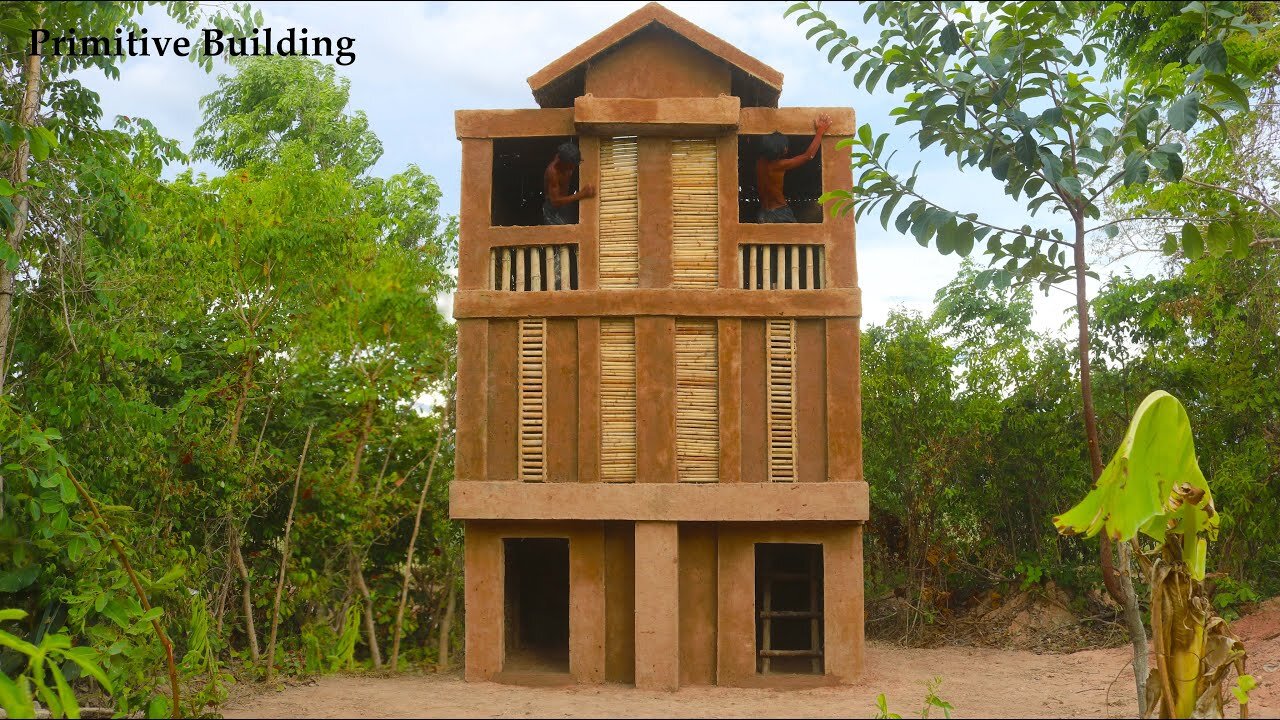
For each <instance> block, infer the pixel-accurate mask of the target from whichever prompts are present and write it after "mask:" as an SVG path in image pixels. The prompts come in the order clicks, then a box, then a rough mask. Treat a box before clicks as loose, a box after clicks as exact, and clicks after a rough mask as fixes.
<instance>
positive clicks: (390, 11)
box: [84, 2, 1123, 330]
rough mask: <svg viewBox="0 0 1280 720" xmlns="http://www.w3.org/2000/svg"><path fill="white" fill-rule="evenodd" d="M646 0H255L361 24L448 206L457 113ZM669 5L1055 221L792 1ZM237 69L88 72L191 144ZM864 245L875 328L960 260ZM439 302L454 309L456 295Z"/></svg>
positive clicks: (1059, 311) (911, 146)
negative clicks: (977, 165)
mask: <svg viewBox="0 0 1280 720" xmlns="http://www.w3.org/2000/svg"><path fill="white" fill-rule="evenodd" d="M643 4H644V3H643V2H572V3H570V2H565V3H537V2H519V3H506V2H474V3H434V2H429V3H376V2H361V3H306V2H256V3H254V7H255V8H256V9H258V10H260V11H261V12H262V14H263V16H264V22H263V26H264V27H271V28H273V29H274V31H275V32H276V33H280V32H283V31H285V30H286V29H287V28H289V27H295V28H304V27H305V28H307V30H308V32H309V34H310V35H311V36H312V37H314V36H318V35H328V36H331V37H335V38H336V37H342V36H350V37H354V38H355V44H354V47H353V50H354V52H355V54H356V58H355V61H354V62H353V63H351V64H350V65H346V66H337V68H336V69H337V72H338V74H339V75H341V76H343V77H346V78H348V79H349V80H350V81H351V109H352V110H362V111H364V112H365V113H366V114H367V115H368V117H369V121H370V125H371V127H372V129H373V131H374V132H375V133H377V135H378V137H379V138H380V139H381V140H382V143H383V147H384V154H383V156H382V158H381V160H380V161H379V162H378V164H377V165H376V166H375V167H374V169H373V172H375V173H377V174H380V175H384V176H385V175H390V174H393V173H395V172H398V171H400V170H403V169H404V168H405V167H407V166H408V165H410V164H415V165H417V166H419V167H420V168H421V169H422V170H423V171H424V172H426V173H428V174H430V175H432V176H434V177H435V178H436V180H437V182H438V183H439V184H440V187H441V189H442V191H443V202H442V208H443V209H444V210H445V212H448V213H451V214H456V213H457V208H458V187H459V172H460V166H461V146H460V144H459V142H458V141H457V139H456V136H455V134H454V125H453V113H454V111H455V110H459V109H490V108H534V107H537V105H536V103H535V102H534V100H533V95H532V93H531V92H530V91H529V86H528V83H527V82H526V79H527V78H528V77H529V76H530V75H532V74H533V73H535V72H536V71H538V70H540V69H541V68H542V67H544V66H545V65H547V64H548V63H550V62H551V61H553V60H555V59H556V58H558V57H559V56H561V55H563V54H564V53H565V52H567V51H568V50H570V49H572V48H573V47H575V46H577V45H578V44H579V43H581V42H583V41H584V40H586V39H588V38H590V37H591V36H592V35H595V34H596V33H598V32H600V31H601V30H603V29H605V28H606V27H608V26H609V25H611V24H613V23H614V22H617V21H618V20H620V19H621V18H622V17H624V16H625V15H627V14H628V13H630V12H632V11H633V10H635V9H637V8H639V7H640V6H642V5H643ZM664 4H665V5H666V6H667V7H668V8H670V9H671V10H673V11H674V12H676V13H678V14H680V15H682V16H684V17H685V18H687V19H688V20H690V21H692V22H694V23H696V24H698V25H699V26H701V27H702V28H704V29H706V30H707V31H709V32H711V33H713V34H715V35H717V36H719V37H721V38H723V39H725V40H726V41H728V42H730V43H731V44H733V45H735V46H736V47H738V48H739V49H741V50H743V51H744V52H746V53H747V54H749V55H751V56H753V57H755V58H757V59H759V60H761V61H762V62H764V63H766V64H768V65H770V66H772V67H774V68H775V69H777V70H780V71H781V72H782V73H783V75H784V81H783V90H782V97H781V101H780V104H781V105H782V106H844V107H853V108H854V110H855V112H856V114H857V119H858V122H859V123H870V124H871V126H872V128H873V129H874V130H875V131H876V132H877V134H878V133H879V132H883V131H888V132H889V133H890V139H889V141H888V143H887V145H888V146H889V147H891V148H892V147H896V148H898V149H899V152H898V155H897V157H896V158H895V161H894V162H895V165H896V166H898V167H899V169H900V170H903V171H905V170H907V169H909V168H910V166H911V165H912V164H914V163H915V161H916V160H919V161H921V165H920V174H921V178H920V181H919V183H918V184H917V186H916V188H917V190H921V191H922V193H923V194H924V195H925V196H926V197H929V198H930V199H932V200H934V201H936V202H938V203H939V204H941V205H943V206H945V207H948V208H949V209H953V210H957V211H959V212H977V213H979V215H980V216H981V217H983V218H984V219H986V220H988V221H990V222H993V223H996V224H1001V225H1006V226H1007V225H1013V226H1015V227H1016V226H1020V225H1022V224H1024V223H1027V222H1031V221H1032V220H1036V219H1042V221H1043V220H1047V219H1048V218H1047V216H1045V215H1043V214H1042V215H1041V216H1037V218H1027V217H1026V212H1025V210H1023V209H1021V208H1020V207H1019V206H1018V204H1017V203H1015V202H1014V201H1012V200H1010V199H1008V198H1006V196H1005V195H1004V194H1003V190H1002V188H1001V185H1000V184H999V183H998V182H997V181H995V180H994V179H993V178H991V177H990V176H989V175H987V174H986V173H985V172H982V171H972V170H971V171H969V172H966V173H961V172H960V171H958V170H957V169H956V167H955V163H954V161H952V160H949V159H947V158H946V157H945V156H944V155H943V154H942V152H941V151H938V150H935V151H931V152H923V153H922V152H921V151H920V150H919V149H918V146H917V145H916V143H915V142H914V141H913V140H912V139H911V138H910V131H909V130H908V129H907V128H906V127H897V126H894V125H893V121H892V119H891V118H890V116H889V111H890V110H891V109H892V108H893V107H894V106H895V104H896V102H897V101H896V100H895V97H894V95H891V94H888V93H885V92H883V90H881V91H880V92H878V93H877V94H875V95H869V94H868V93H866V92H864V91H862V90H860V89H858V88H855V87H854V86H853V83H852V80H851V78H850V76H849V75H848V73H845V72H844V71H843V70H842V69H841V68H840V67H839V66H838V65H830V64H828V63H827V61H826V55H825V53H822V54H820V53H818V52H817V50H815V48H814V47H813V45H812V43H811V42H810V41H808V40H805V38H804V31H803V30H802V29H798V28H797V27H796V26H795V24H794V23H793V22H792V21H791V20H784V19H783V18H782V13H783V12H784V11H785V9H786V8H787V6H788V5H789V3H787V2H779V3H774V2H758V3H743V2H666V3H664ZM824 9H825V10H826V11H828V12H829V13H831V15H832V17H834V18H835V19H836V20H837V22H839V23H840V24H841V26H842V27H843V28H844V29H846V30H847V31H849V32H850V33H851V34H860V36H861V37H862V38H863V40H864V42H865V41H867V40H872V39H874V38H875V35H874V34H873V33H871V32H869V31H868V30H867V29H866V27H865V26H864V25H863V24H862V23H861V22H860V16H861V13H860V12H859V11H858V10H857V8H856V6H853V5H852V4H846V5H843V6H840V5H838V4H835V3H832V4H828V5H826V6H825V7H824ZM142 25H143V27H146V28H147V29H148V31H149V33H150V35H151V36H153V37H154V36H157V35H161V36H168V35H179V36H187V37H192V38H193V39H194V38H196V37H198V33H199V30H198V29H197V30H187V29H184V28H179V27H177V26H176V25H175V24H174V23H173V22H172V21H170V20H169V19H168V18H167V17H166V16H165V15H164V12H163V10H162V9H157V8H154V7H153V8H150V9H148V10H147V11H146V13H145V14H144V15H143V18H142ZM326 61H327V62H333V59H332V58H329V59H327V60H326ZM228 70H229V68H228V66H227V65H226V64H225V62H223V61H221V60H219V61H217V62H215V65H214V70H213V73H205V72H204V71H203V70H202V69H200V68H199V67H197V66H196V65H194V64H191V63H189V62H185V61H183V60H182V59H180V58H175V57H163V58H157V57H137V58H130V59H128V60H127V61H126V62H124V63H123V65H122V67H121V72H120V79H119V80H118V81H116V80H110V79H107V78H105V77H104V76H102V75H101V74H97V75H86V76H85V77H84V81H85V82H86V84H87V85H88V86H89V87H90V88H92V89H94V90H96V91H97V92H98V93H99V94H100V96H101V103H102V108H103V111H104V114H105V115H106V117H107V118H108V119H109V118H112V117H113V116H115V115H117V114H125V115H137V116H142V117H146V118H148V119H150V120H151V121H152V122H153V123H155V125H156V127H157V129H158V130H159V131H160V132H161V133H163V134H164V135H166V136H168V137H171V138H175V139H177V140H179V141H181V142H182V143H183V145H184V147H186V148H188V149H189V148H190V144H191V139H192V136H193V134H194V130H195V128H196V126H197V125H198V124H199V119H200V117H199V104H198V103H199V99H200V98H201V97H202V96H204V95H206V94H208V93H210V92H211V91H213V90H214V89H215V88H216V84H217V83H216V77H217V75H219V74H224V73H226V72H228ZM197 167H199V166H197ZM210 170H211V168H210ZM1035 224H1036V223H1033V225H1035ZM1046 224H1047V223H1046ZM1049 226H1050V227H1062V228H1065V227H1066V225H1065V224H1063V223H1059V224H1050V225H1049ZM857 248H858V271H859V284H860V286H861V288H862V297H863V324H864V326H865V325H867V324H878V323H882V322H883V321H884V320H885V318H886V317H887V315H888V313H889V311H890V310H891V309H892V308H894V307H905V308H909V309H915V310H919V311H921V312H928V311H929V310H930V309H931V307H932V303H933V297H934V293H935V292H936V291H937V289H938V288H940V287H942V286H943V285H945V284H946V283H947V282H948V281H950V280H951V278H952V277H954V275H955V272H956V270H957V268H958V267H959V264H960V261H959V259H958V258H956V257H955V256H947V257H944V256H942V255H940V254H939V253H938V252H937V251H936V250H934V249H933V248H922V247H920V246H919V245H918V244H917V243H916V242H915V240H914V239H912V238H910V237H908V236H904V235H902V234H900V233H898V232H897V231H896V230H895V229H894V228H893V227H892V226H890V228H889V229H888V230H885V229H883V228H881V227H880V224H879V219H878V212H877V213H873V214H871V215H868V216H867V217H866V218H864V219H863V220H862V221H861V222H859V223H858V230H857ZM975 256H976V251H975ZM979 262H980V263H985V261H982V260H981V259H979ZM1109 270H1113V271H1122V270H1123V268H1119V267H1116V268H1103V269H1102V271H1103V272H1102V274H1103V276H1104V277H1105V276H1106V275H1107V272H1108V271H1109ZM1091 290H1092V288H1091ZM1074 302H1075V301H1074V298H1073V297H1072V296H1070V295H1068V294H1066V293H1064V292H1061V291H1051V292H1050V294H1049V295H1048V296H1047V297H1045V296H1044V295H1043V294H1042V293H1037V296H1036V318H1035V326H1036V327H1037V328H1038V329H1040V330H1057V329H1059V328H1062V327H1063V325H1064V323H1067V322H1070V321H1071V317H1070V316H1069V315H1068V314H1067V313H1068V310H1069V308H1071V307H1073V306H1074ZM441 304H442V307H443V308H444V309H446V310H447V309H448V308H449V307H450V303H448V301H447V300H445V301H443V302H442V303H441Z"/></svg>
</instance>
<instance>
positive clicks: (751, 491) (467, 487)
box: [449, 478, 869, 522]
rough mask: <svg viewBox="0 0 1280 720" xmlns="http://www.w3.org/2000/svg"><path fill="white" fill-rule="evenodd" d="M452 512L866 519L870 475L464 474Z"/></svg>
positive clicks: (461, 516) (455, 487) (461, 515)
mask: <svg viewBox="0 0 1280 720" xmlns="http://www.w3.org/2000/svg"><path fill="white" fill-rule="evenodd" d="M449 516H450V517H452V518H453V519H454V520H637V521H646V520H655V521H667V522H779V521H833V522H862V521H865V520H867V518H868V516H869V510H868V501H867V484H866V483H865V482H827V483H785V484H784V483H724V484H719V483H702V484H693V483H625V484H622V483H620V484H604V483H524V482H489V481H466V480H465V479H462V478H459V479H458V480H456V481H454V482H453V483H452V484H451V485H450V488H449Z"/></svg>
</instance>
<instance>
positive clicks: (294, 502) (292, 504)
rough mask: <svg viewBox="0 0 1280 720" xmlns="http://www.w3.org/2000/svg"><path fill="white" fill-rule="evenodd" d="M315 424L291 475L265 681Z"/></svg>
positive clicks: (271, 665)
mask: <svg viewBox="0 0 1280 720" xmlns="http://www.w3.org/2000/svg"><path fill="white" fill-rule="evenodd" d="M314 429H315V425H311V426H309V427H308V428H307V439H306V440H304V441H302V456H301V457H299V458H298V471H297V472H296V473H294V475H293V498H292V499H291V500H289V515H288V517H287V518H286V519H285V521H284V541H283V542H284V547H283V548H282V549H281V550H280V577H279V578H277V579H276V601H275V604H274V605H273V606H272V608H271V638H270V640H268V641H267V682H271V675H272V673H274V672H275V669H276V630H277V628H279V627H280V596H281V595H283V594H284V576H285V572H286V571H287V570H288V569H289V533H290V531H292V530H293V510H294V508H296V507H297V506H298V485H299V484H300V483H301V482H302V466H303V465H304V464H305V463H306V462H307V449H308V448H310V447H311V431H312V430H314Z"/></svg>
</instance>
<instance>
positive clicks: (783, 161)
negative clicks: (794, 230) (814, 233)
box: [756, 114, 831, 223]
mask: <svg viewBox="0 0 1280 720" xmlns="http://www.w3.org/2000/svg"><path fill="white" fill-rule="evenodd" d="M830 127H831V118H830V116H828V115H826V114H822V115H819V116H818V119H817V120H814V121H813V129H814V130H815V132H816V134H815V135H814V136H813V142H811V143H809V149H808V150H805V151H804V152H802V153H800V154H799V155H796V156H795V157H786V154H787V136H786V135H783V134H782V133H780V132H775V133H773V134H772V135H767V136H765V138H764V141H763V142H762V143H761V154H760V157H759V158H757V159H756V187H757V188H759V190H760V214H759V216H757V218H756V222H762V223H793V222H795V221H796V215H795V213H794V212H792V210H791V206H790V205H788V204H787V198H786V196H785V195H783V194H782V181H783V178H784V177H785V176H786V174H787V171H788V170H794V169H795V168H798V167H800V166H801V165H804V164H805V163H807V162H809V161H810V160H812V159H813V157H814V156H815V155H817V154H818V148H820V147H822V134H823V133H825V132H826V131H827V130H828V129H829V128H830Z"/></svg>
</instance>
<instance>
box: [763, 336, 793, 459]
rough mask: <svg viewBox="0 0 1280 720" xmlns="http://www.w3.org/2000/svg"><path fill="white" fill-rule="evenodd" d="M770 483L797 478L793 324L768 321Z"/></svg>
mask: <svg viewBox="0 0 1280 720" xmlns="http://www.w3.org/2000/svg"><path fill="white" fill-rule="evenodd" d="M768 323H769V324H768V328H767V329H766V332H767V340H766V342H767V344H768V361H769V367H768V382H769V395H768V409H769V415H768V428H769V480H770V481H771V482H794V481H795V479H796V324H795V321H794V320H769V321H768Z"/></svg>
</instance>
